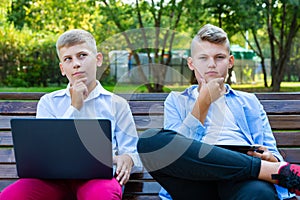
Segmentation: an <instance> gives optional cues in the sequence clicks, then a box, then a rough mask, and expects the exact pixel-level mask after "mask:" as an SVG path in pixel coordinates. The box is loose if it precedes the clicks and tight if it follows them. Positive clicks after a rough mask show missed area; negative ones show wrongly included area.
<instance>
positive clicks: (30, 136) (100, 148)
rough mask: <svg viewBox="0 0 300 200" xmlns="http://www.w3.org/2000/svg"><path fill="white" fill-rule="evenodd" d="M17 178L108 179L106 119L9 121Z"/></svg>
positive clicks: (110, 170) (109, 147)
mask: <svg viewBox="0 0 300 200" xmlns="http://www.w3.org/2000/svg"><path fill="white" fill-rule="evenodd" d="M11 130H12V138H13V145H14V152H15V158H16V164H17V172H18V176H19V177H20V178H41V179H94V178H101V179H111V178H112V177H113V167H112V165H113V164H112V143H111V122H110V121H109V120H107V119H34V118H31V119H11Z"/></svg>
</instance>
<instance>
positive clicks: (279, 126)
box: [268, 115, 300, 130]
mask: <svg viewBox="0 0 300 200" xmlns="http://www.w3.org/2000/svg"><path fill="white" fill-rule="evenodd" d="M268 118H269V121H270V124H271V127H272V129H274V130H284V129H286V130H300V123H299V122H300V115H268Z"/></svg>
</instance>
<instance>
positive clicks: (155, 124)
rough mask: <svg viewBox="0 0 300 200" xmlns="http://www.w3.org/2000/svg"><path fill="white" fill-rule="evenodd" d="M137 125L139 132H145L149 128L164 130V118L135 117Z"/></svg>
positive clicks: (160, 116)
mask: <svg viewBox="0 0 300 200" xmlns="http://www.w3.org/2000/svg"><path fill="white" fill-rule="evenodd" d="M133 118H134V121H135V125H136V127H137V129H138V130H145V129H149V128H162V127H163V123H164V116H162V115H159V116H157V115H155V116H152V115H150V116H133Z"/></svg>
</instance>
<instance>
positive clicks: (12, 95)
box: [0, 92, 46, 100]
mask: <svg viewBox="0 0 300 200" xmlns="http://www.w3.org/2000/svg"><path fill="white" fill-rule="evenodd" d="M44 94H46V93H45V92H0V99H1V100H38V99H40V98H41V97H42V96H43V95H44Z"/></svg>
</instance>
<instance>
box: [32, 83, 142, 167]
mask: <svg viewBox="0 0 300 200" xmlns="http://www.w3.org/2000/svg"><path fill="white" fill-rule="evenodd" d="M69 88H70V86H69V85H68V86H67V88H66V89H62V90H58V91H55V92H51V93H48V94H45V95H44V96H42V97H41V99H40V101H39V102H38V106H37V114H36V117H37V118H65V119H70V118H71V119H74V118H89V119H109V120H110V121H111V125H112V126H111V129H112V147H113V154H114V155H122V154H125V153H126V154H128V155H129V156H131V158H132V160H133V163H134V167H133V168H132V172H136V171H141V170H142V162H141V160H140V158H139V156H138V153H137V149H136V145H137V141H138V135H137V131H136V127H135V124H134V120H133V116H132V113H131V110H130V107H129V105H128V103H127V101H126V100H125V99H123V98H122V97H120V96H117V95H115V94H113V93H111V92H109V91H107V90H105V89H104V88H103V87H102V85H101V84H100V83H99V82H98V81H97V86H96V87H95V88H94V89H93V91H91V93H90V94H89V96H88V97H87V98H86V99H85V100H84V104H83V107H82V108H81V109H80V110H77V109H76V108H75V107H73V106H72V105H71V97H70V92H69ZM114 169H115V167H114Z"/></svg>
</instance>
